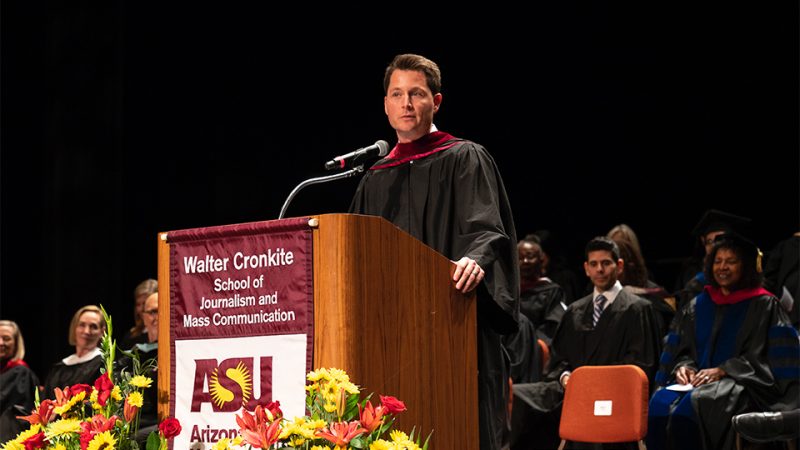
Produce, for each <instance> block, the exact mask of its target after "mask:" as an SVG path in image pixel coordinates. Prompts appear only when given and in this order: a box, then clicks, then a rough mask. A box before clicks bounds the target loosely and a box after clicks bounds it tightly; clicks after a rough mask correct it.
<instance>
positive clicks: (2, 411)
mask: <svg viewBox="0 0 800 450" xmlns="http://www.w3.org/2000/svg"><path fill="white" fill-rule="evenodd" d="M38 385H39V379H38V378H37V377H36V374H34V373H33V371H32V370H31V369H29V368H28V366H26V365H23V364H19V365H15V366H13V367H10V368H3V369H2V370H0V444H2V443H4V442H6V441H8V440H9V439H12V438H14V437H16V436H17V434H19V433H20V432H21V431H22V430H25V429H27V428H28V426H30V424H29V423H28V422H26V421H24V420H20V419H17V416H27V415H28V414H30V413H31V410H33V401H34V398H35V397H34V396H35V391H36V389H37V387H38Z"/></svg>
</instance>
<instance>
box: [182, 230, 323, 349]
mask: <svg viewBox="0 0 800 450" xmlns="http://www.w3.org/2000/svg"><path fill="white" fill-rule="evenodd" d="M311 235H312V233H311V229H310V228H309V226H308V220H307V219H286V220H280V221H269V222H254V223H248V224H238V225H226V226H221V227H209V228H200V229H193V230H181V231H172V232H170V233H168V241H169V243H170V294H171V299H170V303H171V320H172V323H171V325H172V326H171V328H172V333H171V334H172V339H173V341H174V340H175V339H197V338H208V337H236V336H264V335H274V334H308V335H309V336H311V335H313V330H311V326H312V325H311V323H312V320H313V316H312V307H313V286H312V263H313V261H312V254H311V253H312V238H311Z"/></svg>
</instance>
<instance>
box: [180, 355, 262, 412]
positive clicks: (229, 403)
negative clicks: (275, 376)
mask: <svg viewBox="0 0 800 450" xmlns="http://www.w3.org/2000/svg"><path fill="white" fill-rule="evenodd" d="M253 359H254V358H230V359H226V360H223V361H220V362H219V363H217V360H216V359H196V360H195V372H194V387H193V392H192V408H191V411H192V412H199V411H200V406H201V405H202V404H203V403H210V404H211V408H212V410H213V411H214V412H234V411H238V410H239V409H241V408H242V407H244V408H245V409H247V410H249V411H253V410H254V409H255V407H256V405H258V404H266V403H269V402H270V401H272V357H271V356H264V357H261V358H259V365H258V369H259V371H258V375H259V381H260V382H259V388H260V389H259V396H258V397H254V396H253ZM206 386H208V390H207V391H206V390H205V387H206Z"/></svg>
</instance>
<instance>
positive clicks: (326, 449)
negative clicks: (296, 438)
mask: <svg viewBox="0 0 800 450" xmlns="http://www.w3.org/2000/svg"><path fill="white" fill-rule="evenodd" d="M311 450H331V448H330V447H328V446H327V445H315V446H313V447H311Z"/></svg>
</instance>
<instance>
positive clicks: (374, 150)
mask: <svg viewBox="0 0 800 450" xmlns="http://www.w3.org/2000/svg"><path fill="white" fill-rule="evenodd" d="M387 154H389V143H388V142H386V141H383V140H381V141H377V142H375V143H374V144H372V145H370V146H369V147H364V148H360V149H358V150H356V151H354V152H350V153H345V154H344V155H341V156H337V157H335V158H333V159H332V160H330V161H328V162H326V163H325V170H334V169H344V168H346V167H352V166H355V165H357V164H358V163H360V162H361V161H363V160H364V159H366V158H369V157H373V156H386V155H387Z"/></svg>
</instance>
